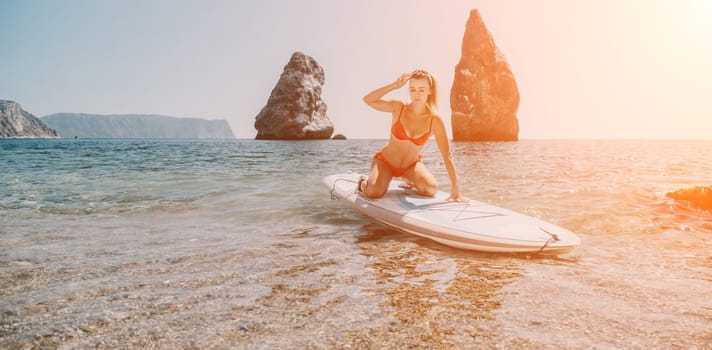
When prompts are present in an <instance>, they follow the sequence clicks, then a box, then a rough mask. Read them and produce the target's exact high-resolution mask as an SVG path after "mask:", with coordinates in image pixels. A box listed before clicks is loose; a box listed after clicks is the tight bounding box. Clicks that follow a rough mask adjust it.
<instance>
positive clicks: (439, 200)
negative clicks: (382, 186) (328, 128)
mask: <svg viewBox="0 0 712 350" xmlns="http://www.w3.org/2000/svg"><path fill="white" fill-rule="evenodd" d="M358 179H359V174H335V175H330V176H327V177H325V178H324V184H326V186H327V187H328V188H329V189H330V191H331V195H332V197H334V198H339V199H343V200H345V201H346V202H348V203H349V204H350V205H351V206H352V207H353V208H354V209H356V210H357V211H359V212H360V213H362V214H363V215H366V216H368V217H370V218H372V219H374V220H376V221H378V222H380V223H383V224H385V225H387V226H390V227H392V228H395V229H398V230H401V231H405V232H407V233H411V234H414V235H418V236H421V237H425V238H429V239H431V240H434V241H436V242H439V243H442V244H445V245H448V246H451V247H455V248H460V249H467V250H476V251H483V252H507V253H541V254H564V253H568V252H570V251H571V250H573V249H574V248H576V247H577V246H578V245H580V244H581V240H580V239H579V237H578V236H576V234H574V233H572V232H570V231H568V230H566V229H564V228H562V227H559V226H556V225H554V224H551V223H548V222H546V221H543V220H540V219H536V218H533V217H531V216H527V215H524V214H521V213H518V212H515V211H512V210H509V209H505V208H500V207H497V206H494V205H491V204H487V203H483V202H478V201H475V200H470V201H469V203H459V202H455V201H448V200H447V198H448V197H449V193H446V192H443V191H438V193H437V194H436V195H435V196H434V197H425V196H420V195H418V194H416V193H415V191H414V190H411V189H404V188H401V187H399V185H400V184H401V183H403V182H402V181H400V180H396V179H394V180H393V181H391V184H390V187H389V188H388V192H387V193H386V195H385V196H383V197H382V198H378V199H370V198H368V197H366V196H364V195H363V193H361V192H358V191H357V190H356V184H357V183H358Z"/></svg>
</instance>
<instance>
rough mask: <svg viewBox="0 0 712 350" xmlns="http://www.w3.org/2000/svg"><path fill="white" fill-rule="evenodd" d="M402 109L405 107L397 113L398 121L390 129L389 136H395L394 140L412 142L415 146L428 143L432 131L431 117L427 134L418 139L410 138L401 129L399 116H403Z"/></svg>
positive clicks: (403, 129)
mask: <svg viewBox="0 0 712 350" xmlns="http://www.w3.org/2000/svg"><path fill="white" fill-rule="evenodd" d="M404 108H405V106H403V107H401V110H400V112H399V113H398V120H397V121H396V122H395V123H394V124H393V126H392V127H391V134H393V136H395V138H397V139H399V140H403V141H405V140H410V142H413V143H414V144H416V145H417V146H422V145H424V144H425V143H426V142H428V139H429V138H430V133H431V132H432V131H433V117H432V116H431V117H430V129H428V132H426V133H425V134H423V135H421V136H419V137H410V136H408V133H407V132H406V131H405V128H404V127H403V124H401V121H400V119H401V114H403V109H404Z"/></svg>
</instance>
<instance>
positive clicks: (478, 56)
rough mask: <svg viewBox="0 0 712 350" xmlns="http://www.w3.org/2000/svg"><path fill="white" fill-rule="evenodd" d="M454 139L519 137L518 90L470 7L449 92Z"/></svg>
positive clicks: (489, 35)
mask: <svg viewBox="0 0 712 350" xmlns="http://www.w3.org/2000/svg"><path fill="white" fill-rule="evenodd" d="M450 106H451V109H452V120H451V121H452V133H453V140H455V141H516V140H518V139H519V121H518V120H517V109H518V108H519V89H518V88H517V82H516V81H515V80H514V75H513V74H512V71H511V70H510V68H509V64H508V63H507V61H506V59H505V57H504V54H502V52H501V51H500V50H499V48H497V46H496V45H495V43H494V39H492V34H490V32H489V31H488V30H487V27H486V26H485V23H484V21H483V20H482V17H481V16H480V13H479V12H478V11H477V10H476V9H473V10H472V11H470V18H469V19H468V21H467V25H466V28H465V34H464V36H463V38H462V56H461V58H460V62H458V64H457V65H456V66H455V78H454V81H453V84H452V89H451V91H450Z"/></svg>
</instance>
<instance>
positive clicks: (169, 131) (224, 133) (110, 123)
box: [42, 113, 235, 139]
mask: <svg viewBox="0 0 712 350" xmlns="http://www.w3.org/2000/svg"><path fill="white" fill-rule="evenodd" d="M42 120H43V121H44V122H45V123H47V124H48V125H50V126H51V127H53V128H55V129H56V130H57V132H58V133H59V135H61V136H62V137H68V138H72V137H80V138H176V139H233V138H235V135H234V134H233V133H232V129H231V128H230V124H228V122H227V121H226V120H207V119H200V118H176V117H169V116H162V115H144V114H128V115H102V114H81V113H56V114H51V115H48V116H45V117H42Z"/></svg>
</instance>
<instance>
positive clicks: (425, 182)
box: [401, 162, 438, 197]
mask: <svg viewBox="0 0 712 350" xmlns="http://www.w3.org/2000/svg"><path fill="white" fill-rule="evenodd" d="M401 177H402V178H403V180H405V181H406V182H407V183H409V184H412V185H413V187H415V192H416V193H418V194H419V195H423V196H428V197H432V196H434V195H435V194H436V193H437V192H438V183H437V181H435V176H433V174H431V173H430V171H428V168H426V167H425V164H423V162H418V163H416V164H415V166H413V167H412V168H410V169H408V171H406V172H405V174H403V176H401Z"/></svg>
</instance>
